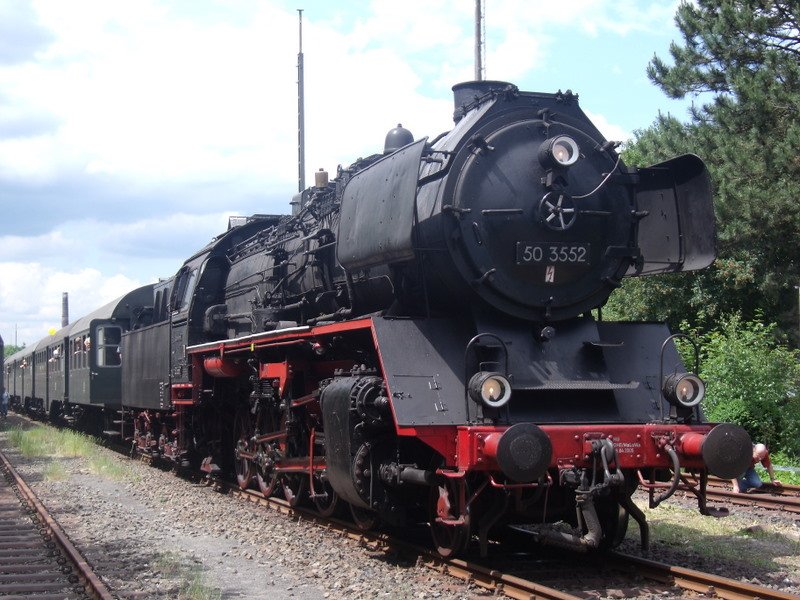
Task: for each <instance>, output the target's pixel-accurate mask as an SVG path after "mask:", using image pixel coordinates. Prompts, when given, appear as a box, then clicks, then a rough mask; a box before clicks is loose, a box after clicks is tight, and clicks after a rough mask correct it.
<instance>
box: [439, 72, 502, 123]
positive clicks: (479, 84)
mask: <svg viewBox="0 0 800 600" xmlns="http://www.w3.org/2000/svg"><path fill="white" fill-rule="evenodd" d="M509 88H514V85H513V84H511V83H508V82H507V81H465V82H463V83H457V84H455V85H454V86H453V102H454V103H455V112H454V113H453V121H455V122H456V123H458V122H459V121H460V120H461V117H463V116H464V115H465V114H466V112H467V111H466V107H467V106H468V105H470V104H472V103H473V102H475V100H477V99H478V98H480V97H482V96H485V95H486V94H488V93H490V92H492V91H494V92H503V91H505V90H507V89H509Z"/></svg>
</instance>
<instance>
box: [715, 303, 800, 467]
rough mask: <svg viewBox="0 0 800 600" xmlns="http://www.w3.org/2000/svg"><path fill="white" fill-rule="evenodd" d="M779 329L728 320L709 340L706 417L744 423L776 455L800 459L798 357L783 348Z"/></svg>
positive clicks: (725, 320)
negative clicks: (782, 454) (784, 454)
mask: <svg viewBox="0 0 800 600" xmlns="http://www.w3.org/2000/svg"><path fill="white" fill-rule="evenodd" d="M776 331H777V328H776V326H775V325H774V324H770V325H765V324H763V323H760V322H758V321H749V322H743V321H742V320H741V318H740V317H739V316H738V315H736V316H733V317H729V318H727V319H724V320H723V321H722V322H721V323H720V325H719V327H718V328H717V329H716V330H715V331H713V332H711V333H709V334H706V335H705V336H704V339H703V344H702V355H703V360H702V362H701V369H700V376H701V377H702V378H703V379H704V380H705V382H706V385H707V396H706V401H705V408H706V415H707V416H708V418H709V419H710V420H712V421H726V422H729V423H738V424H739V425H741V426H742V427H744V428H745V429H746V430H747V431H748V432H749V433H750V435H751V436H752V438H753V441H754V442H763V443H765V444H767V445H768V446H769V447H770V449H771V450H773V451H778V450H783V451H784V452H785V453H787V454H789V455H794V456H799V455H800V397H798V382H800V365H798V358H799V356H798V351H796V350H791V349H789V348H788V347H786V346H784V345H782V344H781V340H779V339H778V338H777V335H776Z"/></svg>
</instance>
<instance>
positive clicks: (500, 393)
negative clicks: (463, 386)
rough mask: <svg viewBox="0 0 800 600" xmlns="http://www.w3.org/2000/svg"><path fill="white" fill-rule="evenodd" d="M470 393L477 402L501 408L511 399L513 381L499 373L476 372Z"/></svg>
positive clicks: (470, 385)
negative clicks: (510, 381)
mask: <svg viewBox="0 0 800 600" xmlns="http://www.w3.org/2000/svg"><path fill="white" fill-rule="evenodd" d="M469 395H470V397H471V398H472V399H473V400H474V401H475V402H482V403H483V404H485V405H486V406H488V407H490V408H500V407H501V406H505V404H506V403H507V402H508V401H509V400H510V399H511V383H509V381H508V379H506V378H505V377H504V376H503V375H500V374H499V373H476V374H475V375H473V376H472V379H471V380H470V384H469Z"/></svg>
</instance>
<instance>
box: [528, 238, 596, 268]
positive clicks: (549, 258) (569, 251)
mask: <svg viewBox="0 0 800 600" xmlns="http://www.w3.org/2000/svg"><path fill="white" fill-rule="evenodd" d="M517 264H518V265H573V264H574V265H586V266H588V265H589V244H568V243H567V244H562V243H549V244H540V243H534V242H517Z"/></svg>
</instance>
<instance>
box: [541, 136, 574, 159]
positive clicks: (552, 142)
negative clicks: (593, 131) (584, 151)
mask: <svg viewBox="0 0 800 600" xmlns="http://www.w3.org/2000/svg"><path fill="white" fill-rule="evenodd" d="M579 157H580V148H578V142H576V141H575V140H573V139H572V138H571V137H569V136H568V135H559V136H557V137H553V138H549V139H547V140H545V141H544V143H543V144H542V145H541V146H540V147H539V162H540V163H542V165H543V166H545V167H569V166H572V165H574V164H575V163H576V162H578V158H579Z"/></svg>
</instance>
